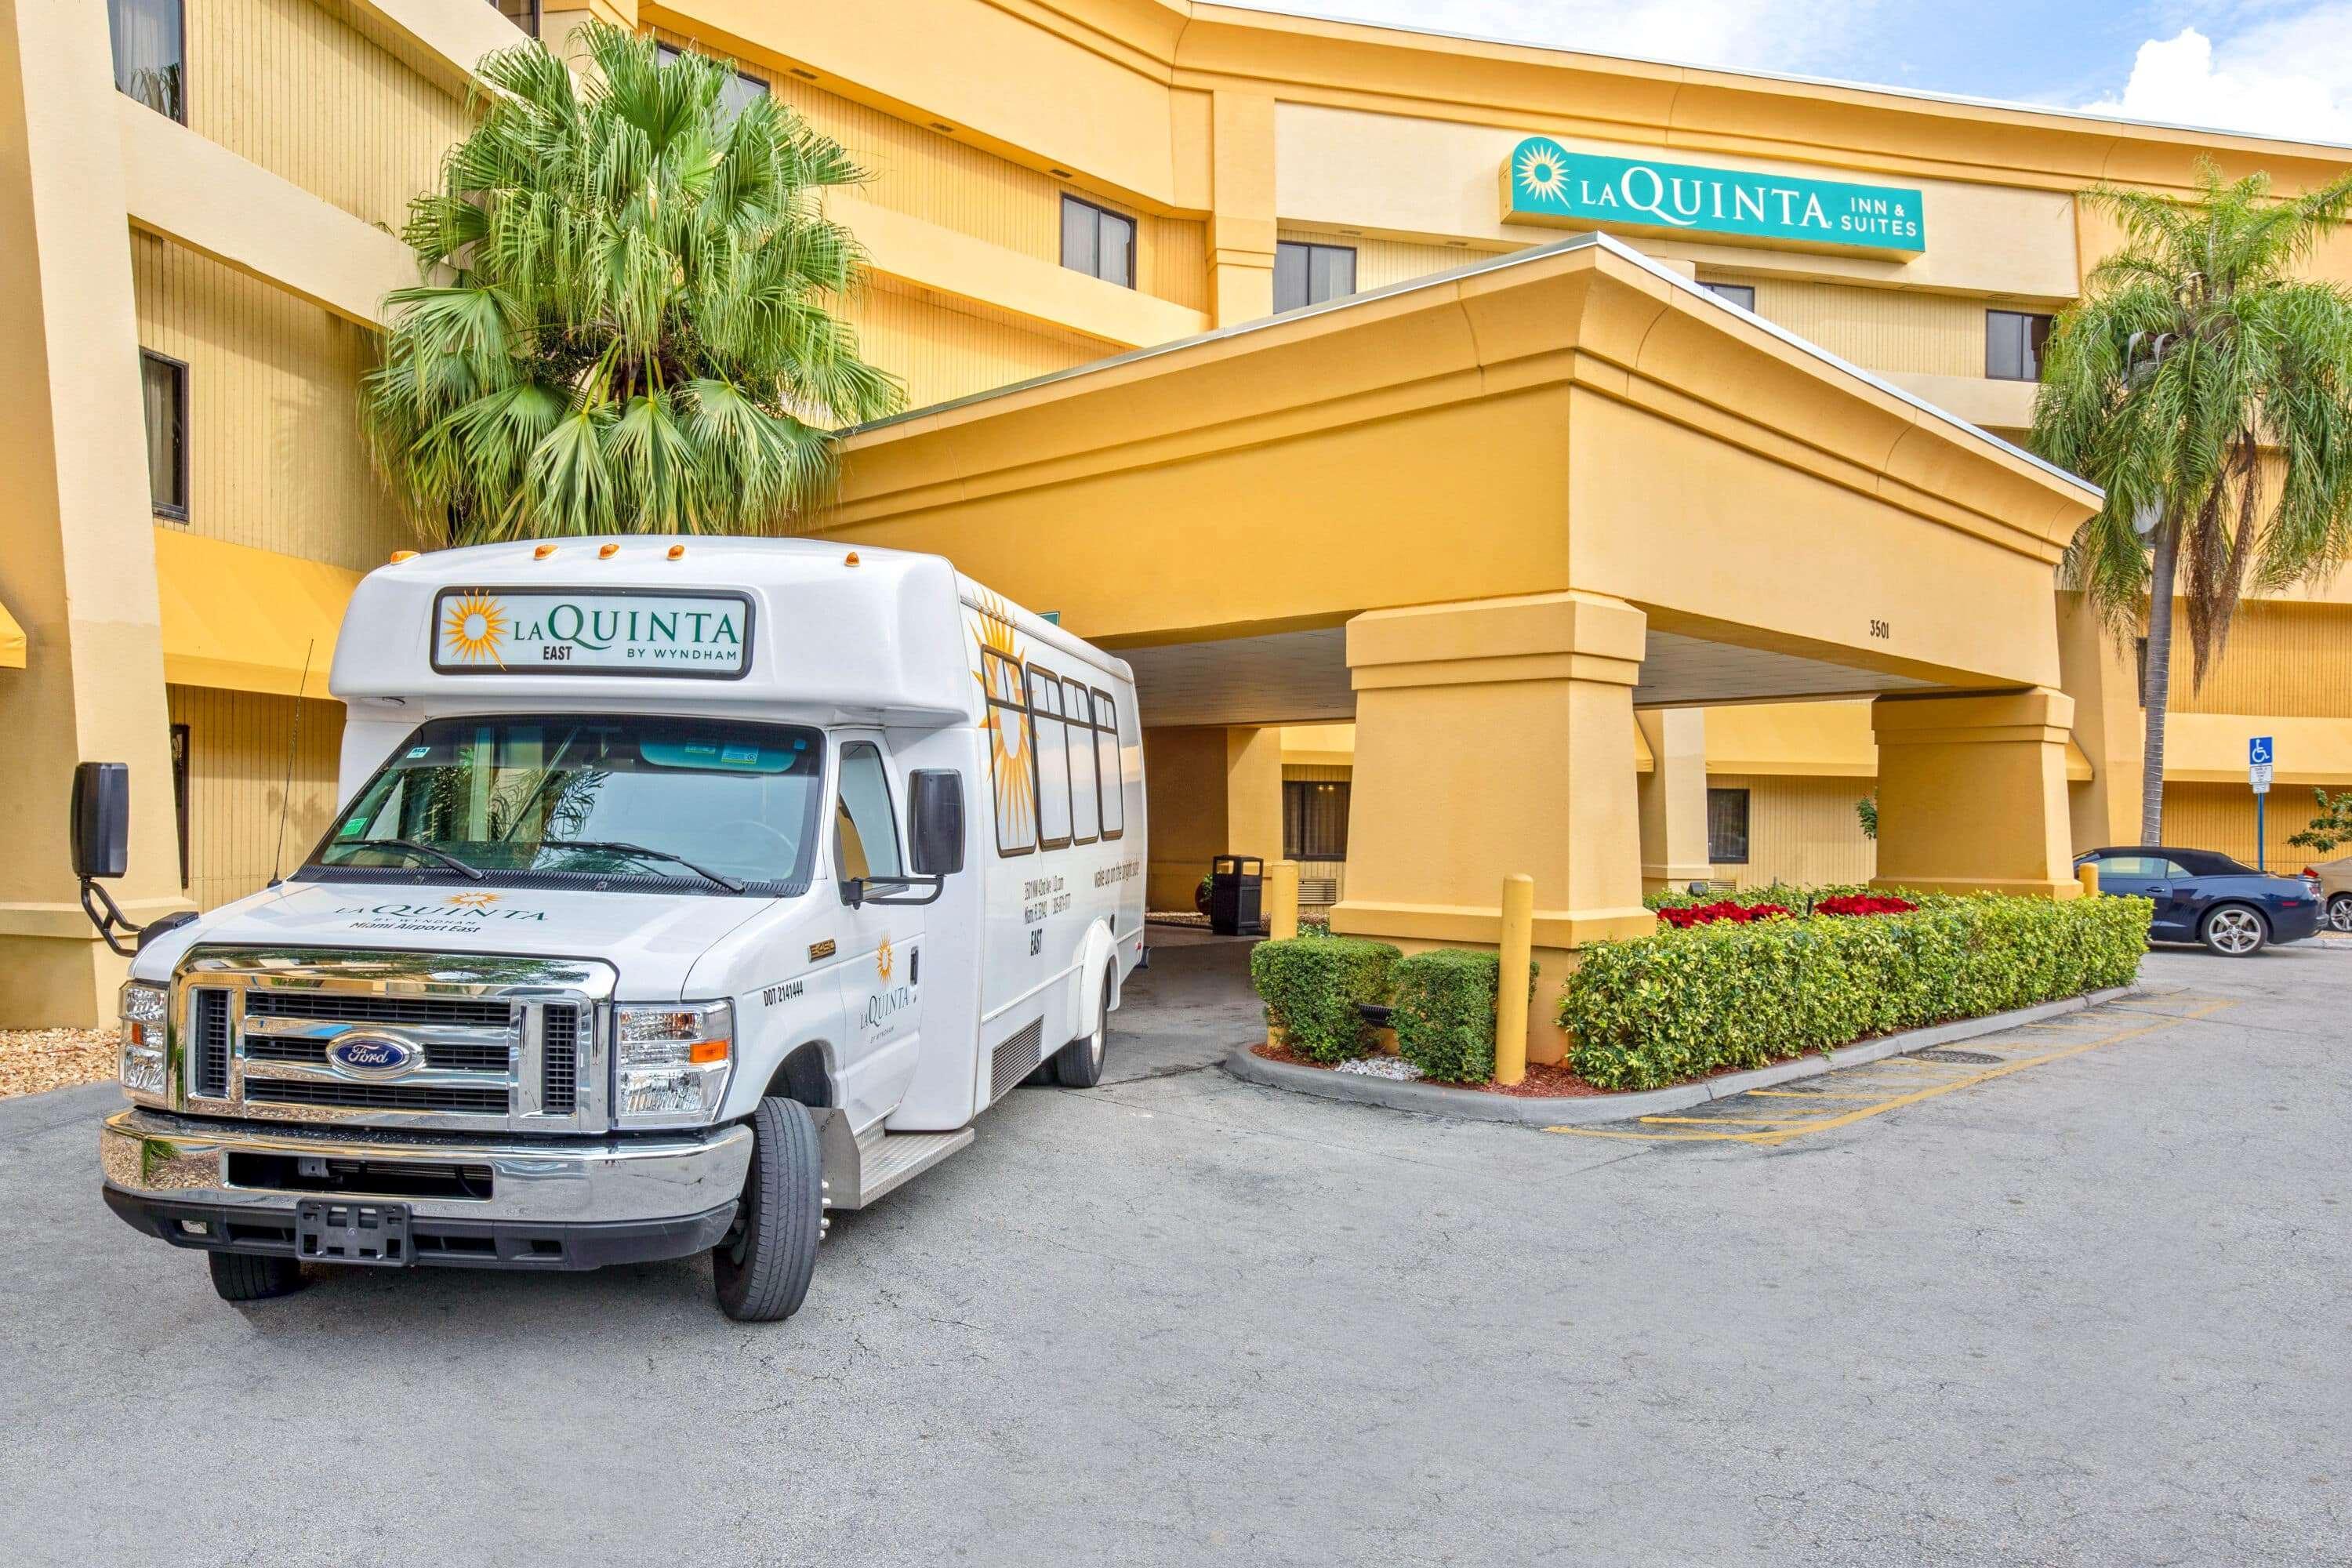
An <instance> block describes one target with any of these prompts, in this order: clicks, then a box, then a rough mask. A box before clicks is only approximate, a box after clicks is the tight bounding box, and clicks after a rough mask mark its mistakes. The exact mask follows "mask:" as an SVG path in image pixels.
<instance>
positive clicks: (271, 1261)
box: [205, 1252, 302, 1302]
mask: <svg viewBox="0 0 2352 1568" xmlns="http://www.w3.org/2000/svg"><path fill="white" fill-rule="evenodd" d="M205 1262H207V1263H209V1264H211V1265H212V1269H213V1293H214V1294H215V1295H216V1296H218V1297H219V1298H220V1299H221V1300H224V1301H240V1302H241V1301H268V1300H273V1299H275V1298H277V1297H279V1296H291V1295H292V1294H294V1292H295V1291H297V1290H299V1289H302V1266H301V1265H300V1264H299V1263H297V1262H295V1261H294V1260H293V1259H292V1258H268V1257H259V1256H256V1255H255V1254H253V1253H250V1252H214V1253H207V1254H206V1255H205Z"/></svg>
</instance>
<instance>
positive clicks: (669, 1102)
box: [614, 1002, 735, 1121]
mask: <svg viewBox="0 0 2352 1568" xmlns="http://www.w3.org/2000/svg"><path fill="white" fill-rule="evenodd" d="M614 1012H615V1019H616V1027H615V1029H614V1037H615V1040H616V1048H615V1051H614V1080H615V1081H614V1101H615V1105H616V1107H617V1109H618V1110H619V1113H620V1120H621V1121H709V1120H710V1119H711V1118H712V1117H714V1116H716V1115H718V1114H719V1101H720V1100H723V1099H725V1098H726V1094H727V1075H728V1074H729V1072H730V1071H731V1070H733V1068H734V1066H735V1006H734V1004H733V1003H731V1002H689V1003H687V1004H685V1005H682V1006H671V1005H656V1006H635V1007H621V1008H616V1009H615V1010H614Z"/></svg>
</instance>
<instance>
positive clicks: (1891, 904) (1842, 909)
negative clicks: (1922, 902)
mask: <svg viewBox="0 0 2352 1568" xmlns="http://www.w3.org/2000/svg"><path fill="white" fill-rule="evenodd" d="M1918 907H1919V906H1918V905H1916V904H1915V903H1913V902H1912V901H1911V900H1908V899H1888V898H1881V897H1880V896H1879V895H1877V894H1876V893H1840V894H1839V895H1838V896H1837V897H1836V898H1833V899H1823V900H1821V901H1820V902H1819V903H1817V904H1815V905H1814V906H1813V913H1815V914H1817V915H1907V914H1910V913H1912V912H1913V911H1914V910H1917V909H1918Z"/></svg>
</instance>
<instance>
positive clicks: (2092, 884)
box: [2074, 860, 2099, 899]
mask: <svg viewBox="0 0 2352 1568" xmlns="http://www.w3.org/2000/svg"><path fill="white" fill-rule="evenodd" d="M2074 878H2075V880H2077V881H2079V882H2081V883H2082V884H2083V896H2084V898H2086V899H2095V898H2097V897H2098V896H2099V863H2098V862H2097V861H2096V860H2085V861H2084V862H2083V863H2082V864H2081V865H2079V866H2077V867H2075V868H2074Z"/></svg>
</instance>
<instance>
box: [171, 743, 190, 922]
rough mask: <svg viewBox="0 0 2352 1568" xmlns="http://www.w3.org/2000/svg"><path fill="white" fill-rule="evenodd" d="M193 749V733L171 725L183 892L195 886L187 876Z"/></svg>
mask: <svg viewBox="0 0 2352 1568" xmlns="http://www.w3.org/2000/svg"><path fill="white" fill-rule="evenodd" d="M194 749H195V732H194V731H193V730H191V729H190V728H189V727H188V726H187V725H185V724H174V725H173V726H172V809H173V813H174V814H175V815H176V816H178V818H179V823H180V889H181V890H182V891H183V892H184V891H186V890H187V889H190V888H193V887H194V886H195V883H194V881H193V880H192V879H190V877H189V874H188V873H189V867H188V773H189V755H190V753H191V752H193V751H194Z"/></svg>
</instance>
